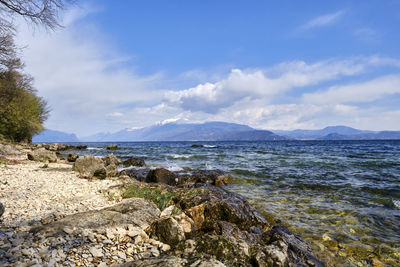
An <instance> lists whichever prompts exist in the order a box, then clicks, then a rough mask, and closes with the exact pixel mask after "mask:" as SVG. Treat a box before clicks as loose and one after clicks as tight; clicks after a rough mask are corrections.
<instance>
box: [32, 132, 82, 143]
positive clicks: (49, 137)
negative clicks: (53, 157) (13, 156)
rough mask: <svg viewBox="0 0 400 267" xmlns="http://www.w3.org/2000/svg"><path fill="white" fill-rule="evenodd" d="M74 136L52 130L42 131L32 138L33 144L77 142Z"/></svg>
mask: <svg viewBox="0 0 400 267" xmlns="http://www.w3.org/2000/svg"><path fill="white" fill-rule="evenodd" d="M79 141H80V140H79V139H78V137H76V135H75V134H70V133H64V132H60V131H54V130H44V131H42V132H41V133H40V134H38V135H35V136H33V138H32V142H34V143H60V142H79Z"/></svg>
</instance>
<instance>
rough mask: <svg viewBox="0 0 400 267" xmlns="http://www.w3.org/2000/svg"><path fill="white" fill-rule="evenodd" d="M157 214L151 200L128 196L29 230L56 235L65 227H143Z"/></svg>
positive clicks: (158, 214) (155, 217)
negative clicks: (104, 206) (116, 201)
mask: <svg viewBox="0 0 400 267" xmlns="http://www.w3.org/2000/svg"><path fill="white" fill-rule="evenodd" d="M159 216H160V210H159V209H158V208H157V206H156V205H155V204H154V203H153V202H151V201H149V200H146V199H142V198H130V199H126V200H123V201H122V202H120V203H118V204H117V205H114V206H112V207H108V208H104V209H101V210H91V211H87V212H82V213H76V214H73V215H68V216H66V217H64V218H62V219H60V220H58V221H55V222H52V223H49V224H46V225H42V226H38V227H35V228H32V229H31V232H34V233H37V232H39V233H41V234H42V235H44V236H56V235H63V234H65V232H64V229H65V228H68V229H77V230H78V231H80V230H83V229H106V228H109V227H116V226H126V225H130V224H132V225H135V226H137V227H140V228H141V229H145V228H146V227H148V226H149V225H150V224H151V223H152V222H153V221H154V220H156V219H157V218H159Z"/></svg>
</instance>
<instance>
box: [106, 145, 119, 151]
mask: <svg viewBox="0 0 400 267" xmlns="http://www.w3.org/2000/svg"><path fill="white" fill-rule="evenodd" d="M117 149H118V146H117V145H109V146H107V150H117Z"/></svg>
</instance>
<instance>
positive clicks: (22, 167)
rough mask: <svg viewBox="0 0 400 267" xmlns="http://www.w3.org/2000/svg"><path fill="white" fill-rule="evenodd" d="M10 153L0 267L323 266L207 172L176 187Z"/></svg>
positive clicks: (6, 166) (300, 243) (292, 237)
mask: <svg viewBox="0 0 400 267" xmlns="http://www.w3.org/2000/svg"><path fill="white" fill-rule="evenodd" d="M16 151H19V155H14V156H11V157H9V162H10V164H1V167H0V173H1V187H2V193H1V195H0V202H2V203H3V204H4V206H5V208H6V211H5V213H4V214H3V216H2V223H1V232H0V233H1V235H0V236H1V239H0V240H1V242H2V246H1V251H0V253H3V256H4V257H3V258H5V262H2V264H5V266H19V265H20V264H21V265H22V264H23V263H29V264H49V265H51V264H54V266H57V264H70V265H71V264H73V266H79V265H83V266H96V265H102V266H109V265H113V264H125V265H123V266H147V265H149V266H150V265H151V264H154V263H157V262H158V263H157V264H159V265H160V266H162V265H164V266H237V265H238V264H239V265H240V266H269V265H268V264H275V265H276V266H286V265H293V266H300V265H301V264H303V265H304V266H324V265H323V263H321V262H320V261H318V260H317V259H316V258H315V257H314V255H313V253H312V251H311V249H310V248H309V246H308V245H307V244H306V242H305V241H303V240H302V239H300V238H299V237H297V236H295V235H293V234H292V233H290V231H289V230H287V229H286V228H285V227H282V226H278V225H275V226H273V225H270V224H269V223H268V222H267V221H266V220H265V219H264V217H262V215H261V214H260V213H259V212H258V211H257V210H256V209H255V208H254V207H253V206H251V205H250V204H249V203H248V202H247V200H245V199H244V197H242V196H240V195H238V194H235V193H232V192H228V191H225V190H223V189H221V188H219V187H216V186H214V185H210V182H209V180H210V176H207V175H205V174H204V173H200V174H199V176H198V178H196V179H197V180H196V181H189V180H182V184H181V185H178V186H177V185H167V184H166V183H165V181H161V180H162V179H161V180H160V181H157V182H158V183H155V181H153V182H149V181H147V182H137V181H134V180H133V179H132V178H129V177H127V176H124V175H122V176H119V177H118V176H115V175H114V176H113V175H111V177H107V178H106V179H96V178H90V179H85V178H82V173H81V174H79V173H78V172H75V171H73V170H72V163H67V162H65V161H62V160H59V159H58V160H56V161H57V162H55V163H43V162H40V163H39V162H35V161H28V160H26V155H27V153H29V152H30V151H31V149H30V148H29V147H25V148H22V149H21V148H17V149H16ZM110 152H112V151H110ZM53 153H54V152H53ZM24 158H25V159H24ZM74 168H75V167H74ZM107 175H108V174H107ZM160 177H161V176H160ZM218 177H219V176H218ZM215 178H216V177H214V179H215ZM174 179H176V178H175V177H174ZM179 179H181V178H179ZM182 179H183V178H182ZM199 179H200V180H199ZM202 179H203V180H202ZM212 183H214V184H216V185H218V183H222V184H223V181H221V182H216V180H214V181H213V182H211V184H212ZM127 189H129V190H131V191H130V192H131V195H127V192H128V191H129V190H127ZM132 190H133V191H132ZM152 192H156V193H157V194H158V195H160V196H162V197H165V198H166V199H167V200H168V199H169V202H168V203H167V204H172V205H167V206H166V205H160V202H157V201H158V200H155V199H154V198H152V197H154V196H149V194H151V193H152ZM124 194H125V195H124ZM141 194H142V195H141ZM143 194H144V195H143ZM146 194H147V195H146ZM132 196H135V197H138V196H139V197H142V198H135V197H132ZM131 197H132V198H131ZM143 197H144V198H143ZM146 198H147V199H146ZM152 200H153V201H152ZM152 202H156V203H155V204H157V205H155V204H154V203H152ZM133 207H134V208H133ZM149 207H150V208H149ZM132 209H133V210H132ZM144 214H145V215H144ZM107 216H109V217H107ZM60 239H61V240H60ZM74 240H75V241H76V240H78V241H77V242H78V243H76V244H74ZM7 264H8V265H7ZM137 264H140V265H137Z"/></svg>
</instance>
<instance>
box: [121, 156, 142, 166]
mask: <svg viewBox="0 0 400 267" xmlns="http://www.w3.org/2000/svg"><path fill="white" fill-rule="evenodd" d="M123 164H124V167H129V166H136V167H144V166H146V163H145V162H144V159H143V158H139V157H131V158H130V159H127V160H125V161H124V162H123Z"/></svg>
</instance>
